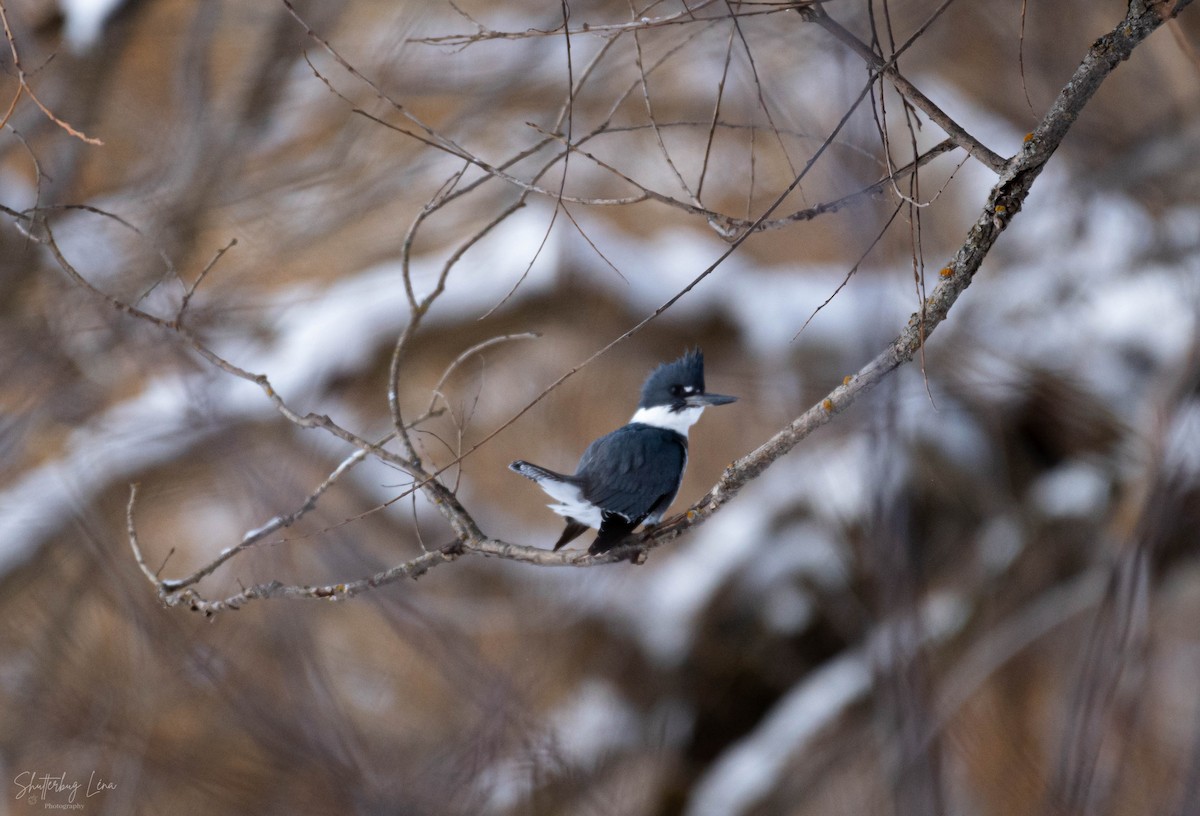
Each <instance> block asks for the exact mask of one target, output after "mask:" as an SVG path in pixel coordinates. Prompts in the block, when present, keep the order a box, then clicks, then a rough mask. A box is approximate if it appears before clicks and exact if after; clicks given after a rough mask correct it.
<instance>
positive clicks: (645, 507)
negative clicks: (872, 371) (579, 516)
mask: <svg viewBox="0 0 1200 816" xmlns="http://www.w3.org/2000/svg"><path fill="white" fill-rule="evenodd" d="M686 464H687V439H685V438H684V437H682V436H680V435H679V434H677V433H675V432H674V431H668V430H665V429H663V428H655V427H653V426H651V425H642V424H634V425H626V426H625V427H623V428H618V429H617V430H615V431H613V432H612V433H610V434H608V435H607V436H602V437H600V438H599V439H597V440H596V441H595V442H593V443H592V444H591V445H589V446H588V449H587V450H586V451H584V453H583V458H581V459H580V460H579V469H578V470H577V471H576V472H575V475H576V477H579V478H581V479H582V481H583V495H584V498H586V499H587V500H588V501H590V502H591V503H592V504H594V505H596V506H597V507H600V508H601V509H602V510H606V511H608V512H610V513H619V514H620V515H622V516H624V517H625V518H627V519H629V520H630V521H632V522H633V526H635V527H636V526H637V525H638V524H639V523H641V521H642V519H644V518H645V517H646V516H648V515H650V514H651V513H652V512H662V511H663V510H665V509H666V508H667V505H669V504H670V503H671V502H672V501H674V499H675V493H676V492H677V491H678V490H679V480H680V478H681V477H682V475H683V468H684V466H685V465H686Z"/></svg>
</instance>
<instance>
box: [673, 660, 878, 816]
mask: <svg viewBox="0 0 1200 816" xmlns="http://www.w3.org/2000/svg"><path fill="white" fill-rule="evenodd" d="M870 687H871V668H870V666H869V665H868V663H867V660H866V658H865V657H864V656H863V654H862V653H861V652H858V651H853V652H848V653H846V654H844V655H842V656H841V657H839V658H837V659H835V660H831V661H829V662H828V663H826V664H825V665H823V666H821V667H820V668H819V669H817V670H815V671H813V672H812V673H810V674H809V675H808V676H807V677H806V678H805V679H804V680H803V681H801V682H800V683H798V684H797V685H796V686H795V687H793V688H792V690H791V691H789V692H788V693H787V694H786V695H784V697H783V698H782V699H781V700H780V701H779V702H778V703H777V704H776V705H775V707H774V708H773V709H772V710H771V712H770V713H769V714H768V715H767V716H766V717H765V718H764V719H763V721H762V722H761V723H759V725H758V727H757V728H755V729H754V730H753V731H752V732H751V733H750V734H749V735H747V736H746V737H744V738H743V739H741V740H739V741H738V742H737V743H735V744H734V745H733V747H731V748H729V749H728V750H726V751H725V753H723V754H721V756H720V757H718V758H717V760H716V761H715V762H714V763H713V764H712V766H711V767H710V768H709V770H708V773H706V774H705V775H704V777H703V778H702V779H700V781H699V782H698V783H697V785H696V787H695V788H694V789H693V792H692V798H691V801H690V802H689V803H688V808H687V810H686V811H685V812H686V813H687V816H736V814H739V813H743V812H745V811H746V810H747V809H748V808H749V807H750V806H751V805H753V804H754V803H755V802H757V801H758V800H760V799H761V798H762V797H763V796H764V795H766V794H767V793H769V792H770V791H771V790H772V789H773V788H774V787H775V784H776V781H777V780H778V778H779V776H780V774H782V773H783V772H784V770H785V768H786V767H787V763H788V762H789V761H790V760H791V758H792V756H793V754H794V753H795V751H796V750H797V749H798V748H799V747H800V746H802V745H804V744H805V743H806V742H808V741H809V740H810V739H812V738H813V737H815V736H816V735H817V733H818V732H819V731H820V730H821V729H822V728H824V727H826V726H827V725H829V724H830V723H831V722H833V721H834V720H836V719H837V718H838V717H839V716H840V715H841V713H842V712H843V711H844V710H845V708H846V707H847V706H848V705H850V704H851V703H852V702H854V701H855V700H857V699H858V698H859V697H861V696H862V695H864V694H866V692H867V690H868V689H869V688H870Z"/></svg>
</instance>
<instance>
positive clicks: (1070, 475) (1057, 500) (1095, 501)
mask: <svg viewBox="0 0 1200 816" xmlns="http://www.w3.org/2000/svg"><path fill="white" fill-rule="evenodd" d="M1030 491H1031V494H1032V499H1033V503H1034V506H1036V507H1037V508H1038V509H1039V510H1040V511H1041V512H1042V513H1043V514H1044V515H1046V516H1048V517H1050V518H1084V517H1086V516H1090V515H1093V514H1095V513H1099V512H1100V511H1101V510H1103V508H1104V507H1105V506H1106V505H1107V504H1108V495H1109V492H1110V484H1109V478H1108V477H1107V476H1105V474H1104V472H1103V471H1102V470H1101V469H1100V468H1099V467H1098V466H1096V465H1094V464H1092V463H1089V462H1085V461H1074V462H1067V463H1066V464H1063V465H1060V466H1058V467H1056V468H1055V469H1054V470H1052V471H1050V472H1049V473H1046V474H1044V475H1043V476H1041V477H1040V478H1039V479H1038V480H1037V481H1036V482H1034V484H1033V485H1032V486H1031V487H1030Z"/></svg>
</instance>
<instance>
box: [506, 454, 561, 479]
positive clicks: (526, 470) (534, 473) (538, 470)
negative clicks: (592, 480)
mask: <svg viewBox="0 0 1200 816" xmlns="http://www.w3.org/2000/svg"><path fill="white" fill-rule="evenodd" d="M508 469H509V470H511V471H512V472H513V473H520V474H521V475H522V476H524V477H525V478H526V479H532V480H533V481H535V482H543V481H546V480H547V479H548V480H550V481H552V482H568V483H570V482H574V481H575V479H574V477H572V476H564V475H563V474H561V473H555V472H554V471H553V470H547V469H546V468H544V467H542V466H541V465H535V464H533V463H531V462H526V461H525V460H524V459H518V460H517V461H515V462H513V463H512V464H511V465H509V466H508Z"/></svg>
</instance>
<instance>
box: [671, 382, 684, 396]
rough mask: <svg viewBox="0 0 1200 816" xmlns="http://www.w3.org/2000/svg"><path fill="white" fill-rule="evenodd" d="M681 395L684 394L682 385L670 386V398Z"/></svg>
mask: <svg viewBox="0 0 1200 816" xmlns="http://www.w3.org/2000/svg"><path fill="white" fill-rule="evenodd" d="M683 393H684V391H683V386H682V385H672V386H671V396H672V397H682V396H683Z"/></svg>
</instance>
